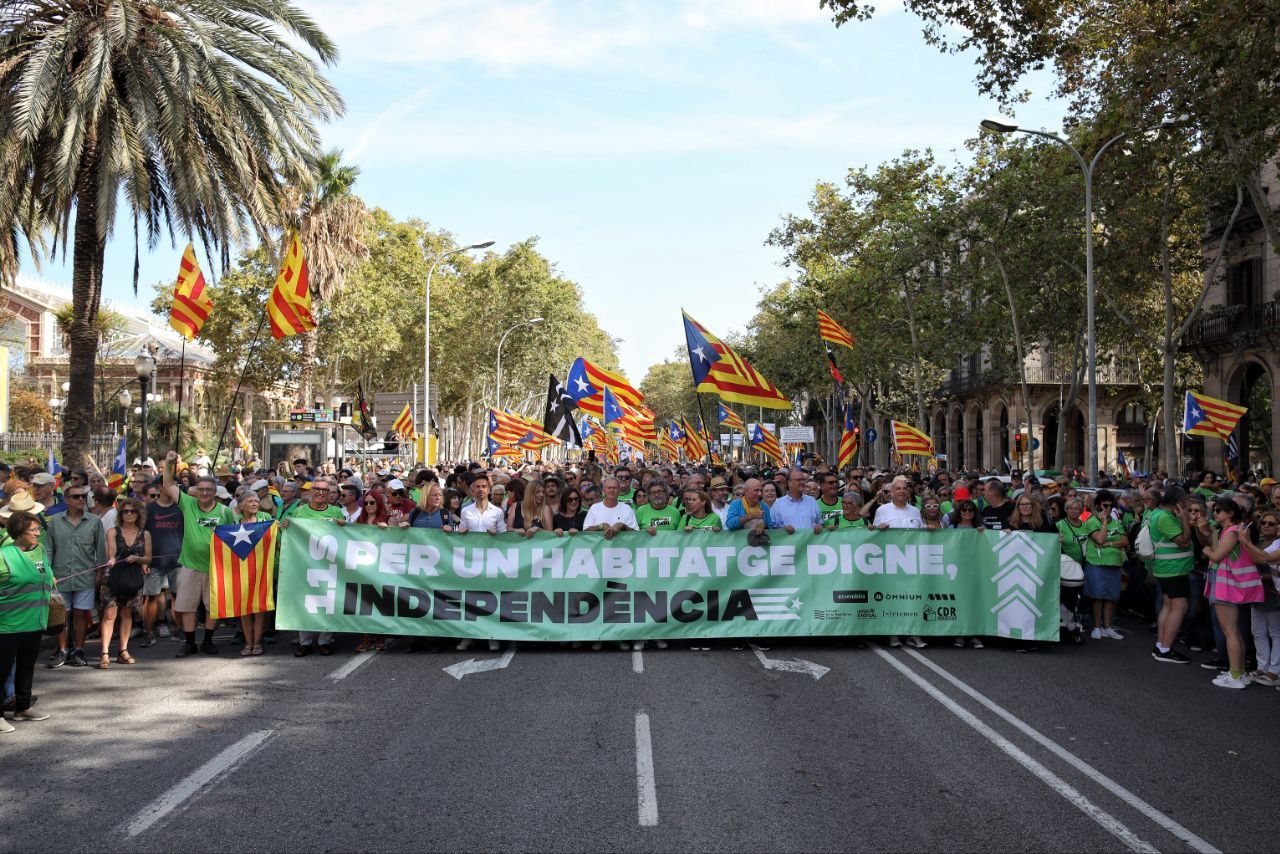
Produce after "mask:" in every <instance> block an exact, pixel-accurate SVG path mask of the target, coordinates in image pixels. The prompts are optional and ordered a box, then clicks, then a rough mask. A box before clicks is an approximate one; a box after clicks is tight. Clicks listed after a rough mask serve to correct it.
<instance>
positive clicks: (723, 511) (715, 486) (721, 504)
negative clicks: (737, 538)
mask: <svg viewBox="0 0 1280 854" xmlns="http://www.w3.org/2000/svg"><path fill="white" fill-rule="evenodd" d="M711 512H712V513H714V514H716V515H717V516H719V517H720V527H722V528H724V527H728V524H729V484H728V482H727V481H726V480H725V479H724V478H722V477H713V478H711Z"/></svg>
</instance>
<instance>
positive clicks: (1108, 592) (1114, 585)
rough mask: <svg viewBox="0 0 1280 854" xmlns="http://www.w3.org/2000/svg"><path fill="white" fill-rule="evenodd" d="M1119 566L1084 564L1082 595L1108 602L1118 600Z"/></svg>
mask: <svg viewBox="0 0 1280 854" xmlns="http://www.w3.org/2000/svg"><path fill="white" fill-rule="evenodd" d="M1120 569H1121V568H1120V567H1118V566H1098V565H1097V564H1092V563H1086V564H1085V565H1084V595H1085V596H1087V597H1088V598H1090V599H1100V600H1103V601H1108V602H1118V601H1120V574H1121V573H1120Z"/></svg>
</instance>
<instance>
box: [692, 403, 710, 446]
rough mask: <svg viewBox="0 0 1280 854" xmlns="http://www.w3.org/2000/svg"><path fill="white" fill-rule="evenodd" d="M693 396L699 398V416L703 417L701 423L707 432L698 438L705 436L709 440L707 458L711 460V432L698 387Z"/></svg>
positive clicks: (703, 429) (704, 431)
mask: <svg viewBox="0 0 1280 854" xmlns="http://www.w3.org/2000/svg"><path fill="white" fill-rule="evenodd" d="M693 396H694V397H695V398H697V399H698V417H699V418H700V419H702V420H701V422H700V423H701V425H702V432H703V433H704V434H705V435H703V436H699V437H698V438H699V439H703V438H705V439H706V441H707V460H708V461H710V459H711V434H710V433H709V432H708V431H707V413H706V412H704V411H703V409H702V395H701V394H699V393H698V390H697V389H694V392H693Z"/></svg>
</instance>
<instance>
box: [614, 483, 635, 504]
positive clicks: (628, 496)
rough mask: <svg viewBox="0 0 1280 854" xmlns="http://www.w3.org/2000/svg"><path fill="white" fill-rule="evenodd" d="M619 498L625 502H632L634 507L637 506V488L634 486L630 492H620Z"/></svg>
mask: <svg viewBox="0 0 1280 854" xmlns="http://www.w3.org/2000/svg"><path fill="white" fill-rule="evenodd" d="M618 500H619V501H621V502H622V503H623V504H630V505H631V506H632V507H635V506H636V488H635V487H634V486H633V487H631V491H630V492H621V493H619V494H618Z"/></svg>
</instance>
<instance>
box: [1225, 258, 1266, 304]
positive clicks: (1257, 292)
mask: <svg viewBox="0 0 1280 854" xmlns="http://www.w3.org/2000/svg"><path fill="white" fill-rule="evenodd" d="M1227 305H1233V306H1242V307H1244V308H1254V307H1256V306H1259V305H1262V259H1261V258H1250V259H1249V260H1247V261H1241V262H1240V263H1238V264H1232V265H1231V270H1230V271H1229V272H1228V274H1227Z"/></svg>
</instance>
